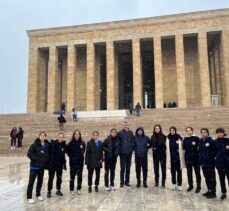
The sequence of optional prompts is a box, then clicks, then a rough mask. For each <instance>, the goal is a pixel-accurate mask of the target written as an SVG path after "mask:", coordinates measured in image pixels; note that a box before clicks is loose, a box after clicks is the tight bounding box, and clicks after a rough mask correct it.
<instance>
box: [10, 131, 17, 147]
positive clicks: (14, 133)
mask: <svg viewBox="0 0 229 211" xmlns="http://www.w3.org/2000/svg"><path fill="white" fill-rule="evenodd" d="M10 138H11V149H15V148H16V142H17V128H16V127H14V128H13V129H12V130H11V131H10Z"/></svg>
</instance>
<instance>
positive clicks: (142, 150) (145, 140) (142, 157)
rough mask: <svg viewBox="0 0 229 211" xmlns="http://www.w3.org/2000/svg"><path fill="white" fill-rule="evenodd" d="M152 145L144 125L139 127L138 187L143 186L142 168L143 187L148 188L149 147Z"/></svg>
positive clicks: (136, 162)
mask: <svg viewBox="0 0 229 211" xmlns="http://www.w3.org/2000/svg"><path fill="white" fill-rule="evenodd" d="M150 146H151V142H150V139H149V137H148V136H146V135H145V132H144V129H143V127H139V128H137V130H136V132H135V141H134V149H135V167H136V178H137V185H136V187H137V188H140V187H141V170H142V172H143V187H144V188H147V187H148V185H147V173H148V149H149V148H150Z"/></svg>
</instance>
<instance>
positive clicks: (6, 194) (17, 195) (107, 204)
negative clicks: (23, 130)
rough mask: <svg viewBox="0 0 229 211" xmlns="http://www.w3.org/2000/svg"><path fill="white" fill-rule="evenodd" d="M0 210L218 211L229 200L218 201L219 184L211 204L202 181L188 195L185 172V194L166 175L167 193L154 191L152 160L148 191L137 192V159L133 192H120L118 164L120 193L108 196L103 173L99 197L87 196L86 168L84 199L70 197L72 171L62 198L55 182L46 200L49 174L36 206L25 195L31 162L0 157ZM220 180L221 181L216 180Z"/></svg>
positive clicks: (65, 176)
mask: <svg viewBox="0 0 229 211" xmlns="http://www.w3.org/2000/svg"><path fill="white" fill-rule="evenodd" d="M0 163H1V166H0V193H1V194H0V210H1V211H6V210H18V211H20V210H39V211H45V210H55V211H59V210H60V211H70V210H77V211H86V210H121V211H127V210H131V211H134V210H136V211H140V210H157V211H160V210H171V211H173V210H175V211H180V210H183V211H185V210H201V211H207V210H211V211H213V210H214V211H215V210H217V211H218V210H219V211H220V210H222V211H226V210H229V199H226V200H225V201H223V202H221V201H220V200H219V196H220V192H219V191H220V187H219V182H218V181H217V196H218V198H217V199H214V200H208V199H205V198H204V197H203V196H202V193H203V192H205V191H206V186H205V184H204V181H203V180H202V186H203V187H202V191H201V193H200V194H195V193H193V192H192V193H187V192H186V190H185V189H186V187H187V178H186V171H185V170H184V171H183V191H181V192H177V191H172V190H170V187H171V177H170V172H169V170H168V171H167V181H166V189H165V190H162V189H160V188H158V189H155V188H154V187H153V170H152V167H153V166H152V158H151V157H149V163H148V166H149V177H148V178H149V179H148V184H149V188H148V189H144V188H140V189H136V187H135V185H136V178H135V165H134V158H133V160H132V168H131V185H132V188H123V189H120V188H119V169H120V165H119V160H118V163H117V169H116V186H117V190H116V191H113V192H110V193H106V192H105V188H104V182H103V175H104V171H103V170H102V172H101V175H102V176H101V178H100V179H101V181H100V190H99V193H95V192H94V191H93V192H92V193H91V194H89V193H87V169H86V166H85V168H84V177H83V189H82V193H81V195H75V196H74V197H72V196H70V193H69V168H68V170H67V171H66V172H64V174H63V184H62V191H63V193H64V196H63V197H58V196H56V195H55V181H54V190H53V192H52V198H46V187H47V180H48V178H47V176H48V174H47V171H46V172H45V176H44V185H43V188H42V195H43V196H44V201H43V202H39V201H35V204H32V205H30V204H27V203H26V202H25V199H26V197H25V193H26V188H27V182H28V176H29V159H27V158H26V157H0ZM217 180H218V177H217Z"/></svg>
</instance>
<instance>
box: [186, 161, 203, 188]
mask: <svg viewBox="0 0 229 211" xmlns="http://www.w3.org/2000/svg"><path fill="white" fill-rule="evenodd" d="M186 168H187V176H188V185H189V187H192V188H193V176H192V169H193V168H194V171H195V175H196V184H197V188H201V176H200V165H199V164H197V163H195V164H193V163H186Z"/></svg>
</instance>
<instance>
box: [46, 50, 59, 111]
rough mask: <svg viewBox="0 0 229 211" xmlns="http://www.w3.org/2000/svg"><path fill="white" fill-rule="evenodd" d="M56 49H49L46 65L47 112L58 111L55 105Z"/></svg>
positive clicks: (57, 106)
mask: <svg viewBox="0 0 229 211" xmlns="http://www.w3.org/2000/svg"><path fill="white" fill-rule="evenodd" d="M57 61H58V59H57V49H56V46H51V47H50V48H49V65H48V112H53V111H56V110H58V109H59V107H60V105H56V100H57V99H56V93H57V90H56V89H57Z"/></svg>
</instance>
